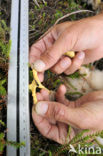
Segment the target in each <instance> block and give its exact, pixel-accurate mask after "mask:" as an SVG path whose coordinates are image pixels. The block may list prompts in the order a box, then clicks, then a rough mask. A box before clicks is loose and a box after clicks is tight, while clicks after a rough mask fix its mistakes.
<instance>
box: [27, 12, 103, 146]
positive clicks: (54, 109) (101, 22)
mask: <svg viewBox="0 0 103 156" xmlns="http://www.w3.org/2000/svg"><path fill="white" fill-rule="evenodd" d="M71 50H72V51H77V54H76V56H75V58H73V59H70V58H69V57H67V56H63V54H64V53H65V52H67V51H71ZM81 54H82V57H81ZM102 57H103V14H99V15H97V16H94V17H89V18H85V19H82V20H79V21H73V22H65V23H62V24H59V25H56V26H55V27H54V28H53V29H51V30H50V31H49V33H48V34H46V36H45V37H43V38H42V39H41V40H39V41H38V42H36V43H35V44H33V45H32V47H31V49H30V63H31V64H32V63H34V67H36V66H35V64H36V62H37V60H41V61H43V62H44V63H45V66H44V67H43V68H41V69H40V70H39V72H38V76H39V79H40V81H43V78H44V76H43V73H44V71H45V70H47V69H51V70H52V71H53V72H55V73H57V74H60V73H62V72H64V73H65V74H71V73H73V72H74V71H76V70H77V69H79V68H80V66H81V65H82V64H88V63H90V62H94V61H96V60H98V59H100V58H102ZM64 62H65V64H66V63H67V64H66V65H65V67H63V66H62V64H63V63H64ZM65 91H66V89H65V87H62V89H59V91H57V94H56V96H57V102H51V101H49V95H48V94H47V93H46V91H43V90H42V91H41V92H40V93H38V94H37V97H38V101H40V102H41V103H40V102H39V103H38V104H37V105H36V108H35V109H36V112H35V111H34V109H33V112H32V116H33V121H34V123H35V125H36V126H37V128H38V129H39V131H40V132H41V133H42V134H43V135H44V136H45V137H47V138H49V139H52V140H54V141H56V142H58V143H61V144H63V143H64V142H65V141H66V136H67V125H71V126H73V127H75V128H77V129H90V130H91V131H98V130H103V124H101V123H102V121H103V115H102V114H103V111H102V110H103V92H102V91H98V92H92V93H89V94H87V95H85V96H83V97H82V98H80V99H79V100H77V101H76V102H70V101H67V100H66V99H65V97H64V94H65ZM45 94H46V95H45ZM45 104H46V107H47V108H48V109H47V111H46V112H45V113H44V114H43V111H42V110H43V108H45V107H44V105H45ZM40 106H41V107H40ZM51 121H55V122H56V125H55V124H52V122H51ZM55 122H54V123H55ZM44 127H45V128H44ZM73 135H75V134H74V132H73Z"/></svg>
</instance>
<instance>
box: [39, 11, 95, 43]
mask: <svg viewBox="0 0 103 156" xmlns="http://www.w3.org/2000/svg"><path fill="white" fill-rule="evenodd" d="M82 12H92V13H93V11H91V10H77V11H74V12H71V13H68V14H66V15H64V16H62V17H60V18H59V19H57V21H56V22H55V24H54V25H53V26H52V27H51V28H50V29H49V30H48V31H47V32H45V33H44V34H43V35H42V36H41V37H40V38H39V39H38V40H37V41H39V40H41V39H42V38H43V37H45V36H46V35H47V34H48V33H49V32H50V31H51V30H52V29H53V28H54V26H55V25H57V24H58V22H60V21H61V20H63V19H64V18H67V17H69V16H71V15H74V14H78V13H82Z"/></svg>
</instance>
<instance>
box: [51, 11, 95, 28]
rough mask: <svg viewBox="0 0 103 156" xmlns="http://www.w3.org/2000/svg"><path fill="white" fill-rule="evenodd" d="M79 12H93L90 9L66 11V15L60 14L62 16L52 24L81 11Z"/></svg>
mask: <svg viewBox="0 0 103 156" xmlns="http://www.w3.org/2000/svg"><path fill="white" fill-rule="evenodd" d="M81 12H92V13H93V11H91V10H77V11H74V12H71V13H68V14H66V15H64V16H62V17H60V18H59V19H58V20H57V21H56V22H55V24H54V26H55V25H57V24H58V23H59V22H60V21H61V20H63V19H64V18H67V17H69V16H71V15H74V14H78V13H81Z"/></svg>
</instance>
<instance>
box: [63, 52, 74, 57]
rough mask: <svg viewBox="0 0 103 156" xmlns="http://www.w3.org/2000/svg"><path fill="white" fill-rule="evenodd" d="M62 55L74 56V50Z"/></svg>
mask: <svg viewBox="0 0 103 156" xmlns="http://www.w3.org/2000/svg"><path fill="white" fill-rule="evenodd" d="M64 55H66V56H69V57H70V58H73V57H75V52H74V51H68V52H66V53H65V54H64Z"/></svg>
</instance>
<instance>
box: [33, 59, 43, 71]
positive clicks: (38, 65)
mask: <svg viewBox="0 0 103 156" xmlns="http://www.w3.org/2000/svg"><path fill="white" fill-rule="evenodd" d="M33 68H35V69H36V70H37V71H38V72H42V71H43V70H44V69H45V63H44V62H43V61H41V60H37V61H35V62H34V64H33Z"/></svg>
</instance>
